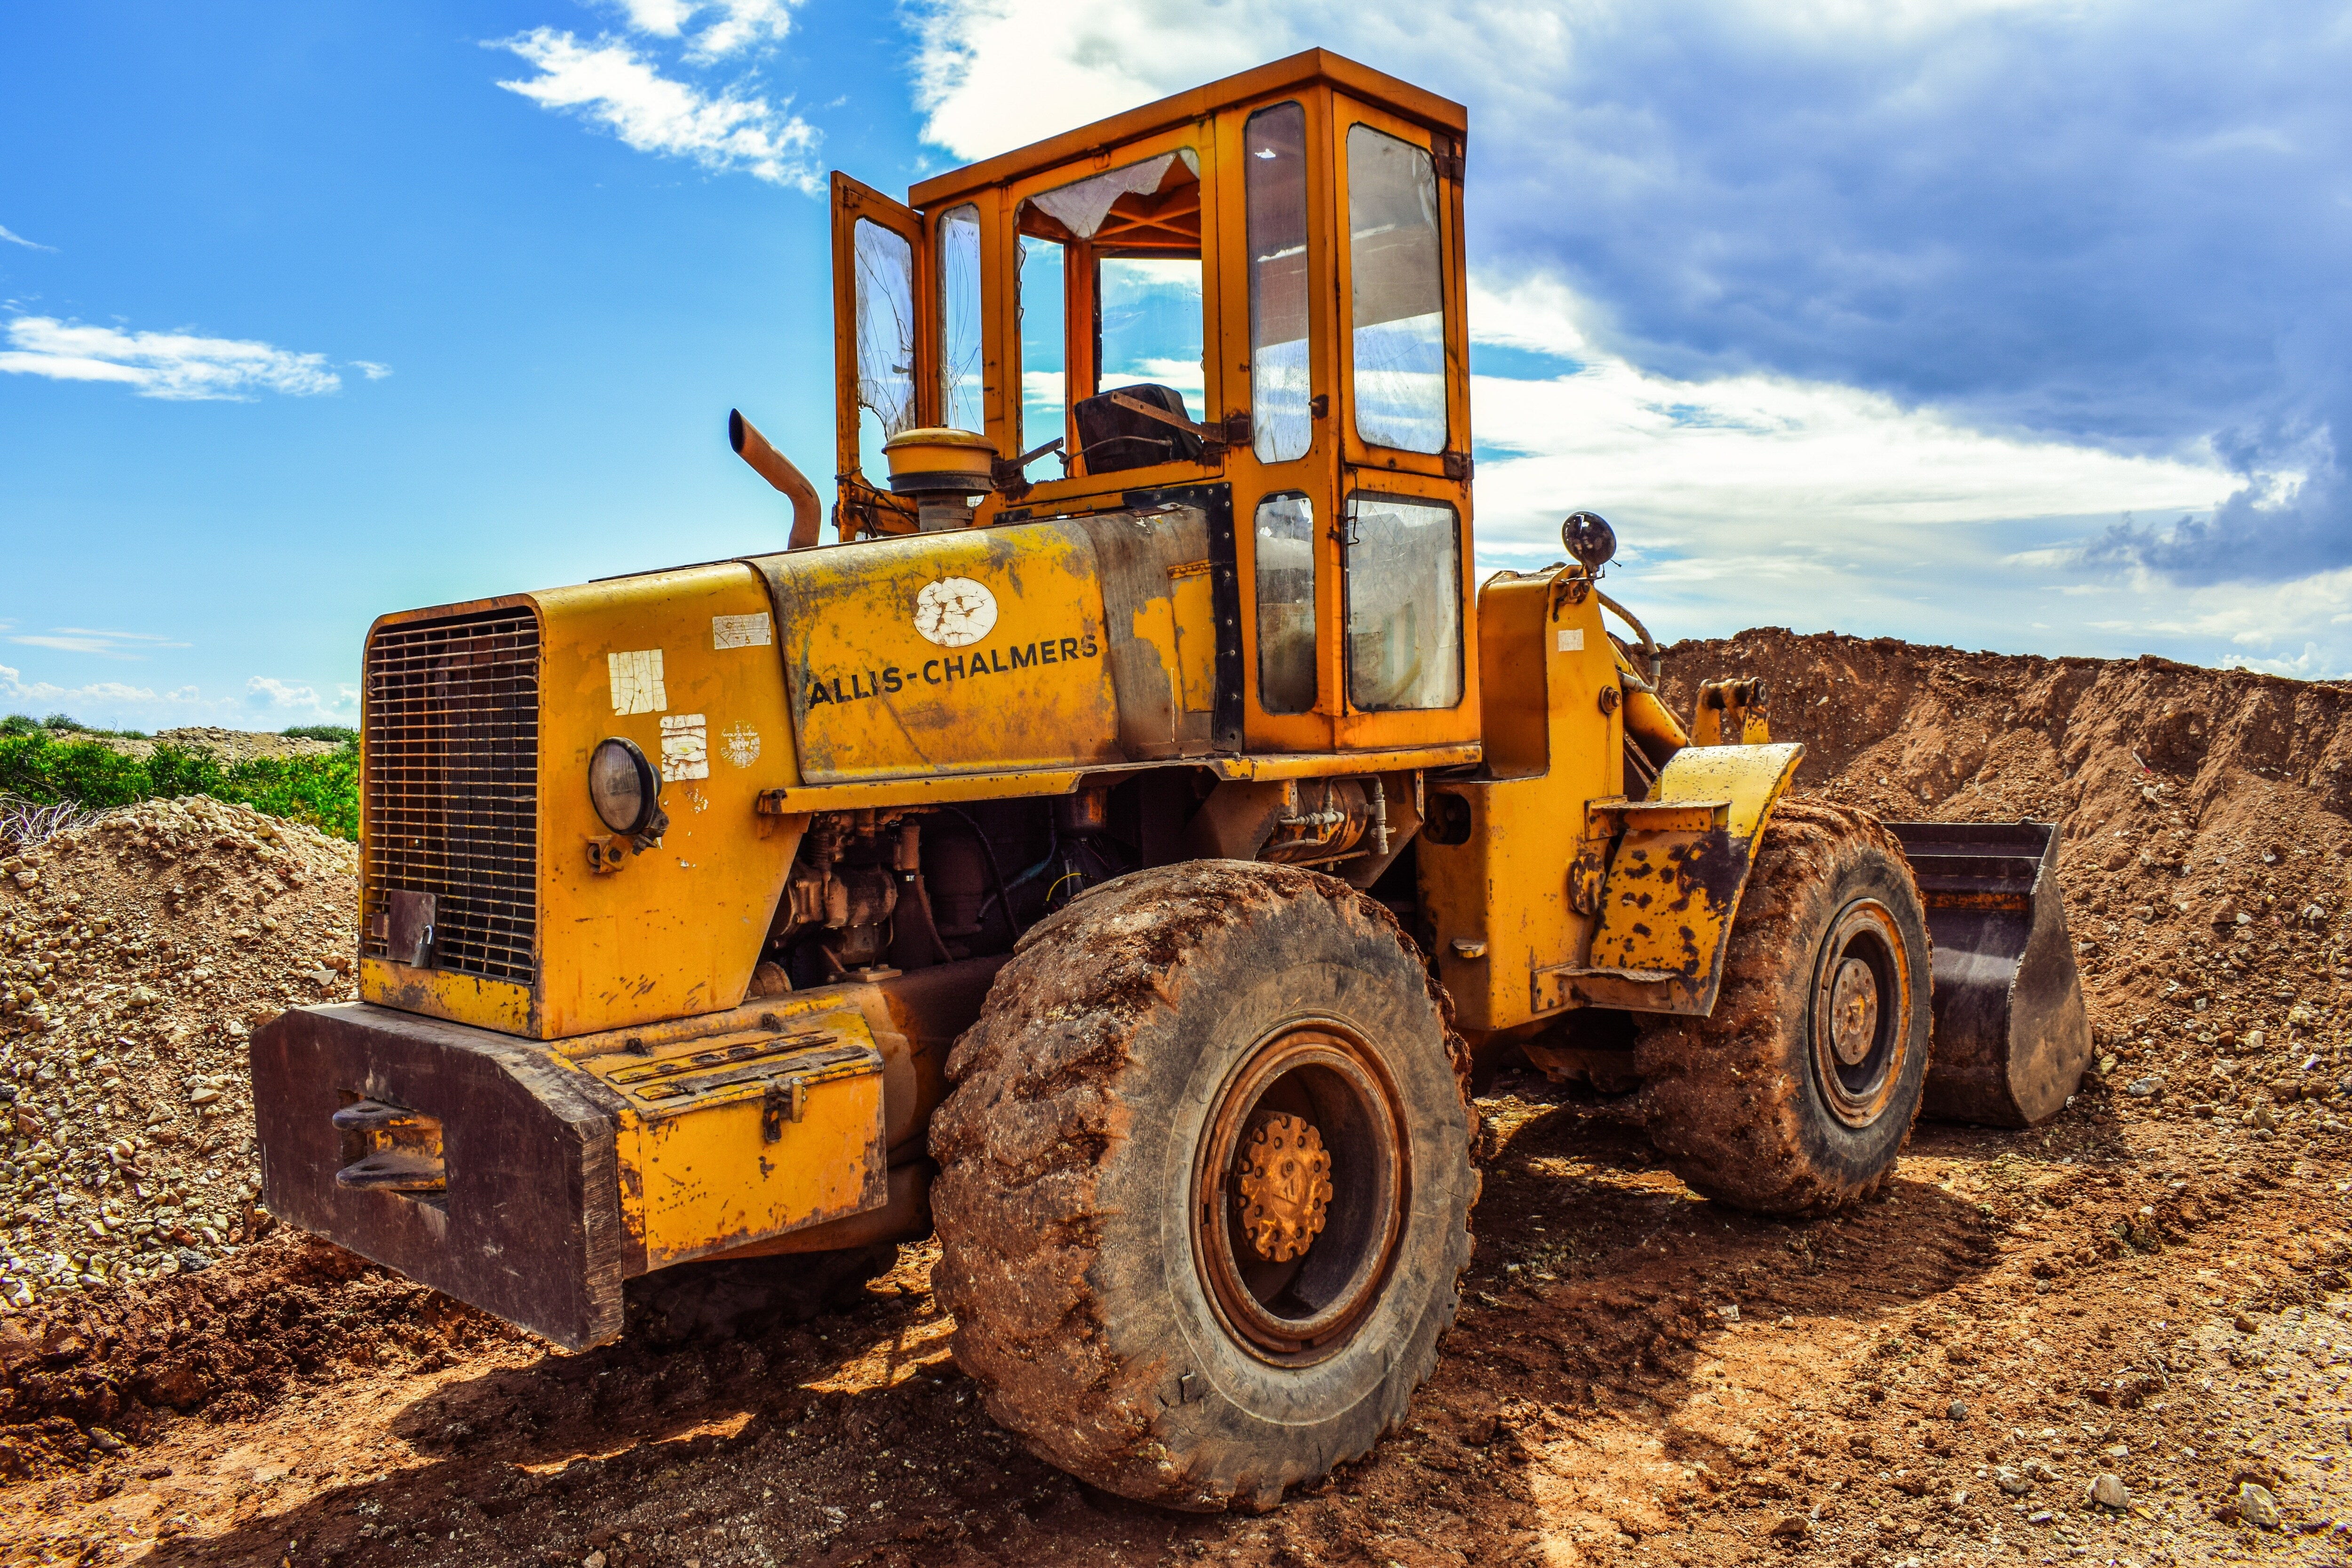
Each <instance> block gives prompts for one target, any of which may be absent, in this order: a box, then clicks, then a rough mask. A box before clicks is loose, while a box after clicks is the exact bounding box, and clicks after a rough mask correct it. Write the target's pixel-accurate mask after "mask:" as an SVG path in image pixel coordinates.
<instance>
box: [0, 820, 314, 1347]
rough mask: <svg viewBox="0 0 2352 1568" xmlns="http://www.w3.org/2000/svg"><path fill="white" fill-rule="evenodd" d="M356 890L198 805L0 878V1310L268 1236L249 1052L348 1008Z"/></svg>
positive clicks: (283, 839) (256, 827)
mask: <svg viewBox="0 0 2352 1568" xmlns="http://www.w3.org/2000/svg"><path fill="white" fill-rule="evenodd" d="M357 870H358V851H357V847H356V846H353V845H351V844H347V843H344V842H342V841H341V840H339V839H334V838H330V837H326V836H325V835H323V834H320V833H318V832H316V831H315V830H313V829H310V828H308V827H302V826H295V825H293V824H290V823H286V822H281V821H279V820H278V819H277V818H274V817H270V816H264V815H262V814H261V813H259V812H257V811H255V810H253V809H252V808H251V807H248V806H243V805H224V804H222V803H220V802H217V801H214V800H209V799H205V798H203V797H192V798H189V799H186V800H180V801H157V802H150V803H147V804H144V805H136V806H131V807H127V808H125V809H122V810H120V811H114V812H110V813H108V814H107V815H105V816H102V817H100V818H99V819H98V820H97V821H95V822H92V823H89V824H88V825H86V826H80V827H77V828H73V829H70V830H68V831H67V832H65V833H61V834H59V835H58V836H57V837H54V838H51V839H50V840H48V842H47V843H46V844H43V845H40V846H38V847H35V848H32V849H30V850H27V851H24V852H22V853H18V854H15V855H11V856H9V857H7V858H5V859H0V1098H5V1101H6V1103H5V1107H0V1115H4V1116H5V1118H6V1121H7V1125H6V1127H5V1132H6V1133H8V1134H9V1136H7V1137H6V1138H5V1139H0V1299H5V1301H6V1302H7V1303H8V1304H9V1305H12V1306H15V1307H18V1308H23V1307H27V1306H31V1305H33V1304H34V1303H35V1302H37V1301H40V1300H47V1299H48V1298H51V1297H62V1296H70V1295H72V1294H73V1293H75V1292H78V1291H81V1290H103V1289H114V1288H117V1287H120V1286H123V1285H127V1284H131V1283H133V1282H137V1281H141V1280H148V1279H155V1278H158V1277H169V1276H171V1275H173V1274H175V1273H178V1272H179V1271H181V1270H183V1269H201V1268H206V1267H208V1266H210V1265H211V1264H212V1263H213V1262H215V1261H216V1260H217V1259H219V1258H222V1257H224V1256H226V1255H227V1254H228V1253H230V1252H232V1251H234V1250H235V1249H236V1247H237V1246H239V1245H240V1244H241V1243H243V1242H244V1241H246V1240H249V1239H251V1238H252V1237H254V1236H256V1235H257V1233H258V1231H259V1230H260V1229H261V1228H262V1227H263V1226H265V1225H266V1223H267V1216H263V1215H257V1214H256V1213H255V1211H254V1210H253V1208H252V1201H253V1199H254V1197H255V1195H256V1194H257V1193H258V1191H259V1173H258V1169H257V1163H256V1158H255V1150H254V1143H253V1106H252V1100H251V1095H250V1091H249V1081H248V1080H249V1069H248V1066H247V1056H246V1042H247V1037H249V1035H250V1033H251V1031H252V1030H253V1029H254V1028H256V1027H257V1026H260V1025H261V1024H263V1023H266V1022H268V1020H269V1019H270V1018H273V1017H275V1016H277V1015H278V1012H279V1011H281V1010H282V1009H284V1008H285V1007H287V1006H289V1005H295V1004H298V1003H310V1002H322V1001H335V1000H348V999H350V997H351V996H352V994H353V992H352V982H351V979H350V971H351V968H352V952H353V951H354V946H355V943H354V941H353V935H352V931H353V926H352V922H353V919H354V914H353V910H354V909H355V907H356V903H357V898H358V879H357Z"/></svg>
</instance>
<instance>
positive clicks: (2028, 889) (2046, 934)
mask: <svg viewBox="0 0 2352 1568" xmlns="http://www.w3.org/2000/svg"><path fill="white" fill-rule="evenodd" d="M1886 826H1887V827H1888V828H1889V829H1890V830H1891V831H1892V832H1893V833H1894V835H1895V837H1896V838H1897V839H1898V840H1900V841H1901V843H1902V845H1903V851H1904V853H1905V854H1906V855H1907V856H1908V857H1910V860H1911V869H1912V872H1913V874H1914V875H1915V876H1916V877H1917V879H1918V882H1919V894H1920V897H1921V898H1922V899H1923V900H1926V902H1927V934H1928V937H1929V938H1930V940H1931V941H1932V942H1934V944H1935V968H1934V973H1935V990H1934V1008H1935V1037H1934V1039H1935V1054H1934V1055H1933V1056H1932V1057H1930V1058H1928V1064H1927V1099H1926V1100H1925V1102H1924V1103H1923V1104H1922V1106H1921V1108H1920V1113H1921V1114H1922V1115H1925V1116H1929V1117H1933V1118H1935V1119H1936V1120H1937V1121H1975V1122H1980V1123H1984V1124H1986V1125H1989V1126H1994V1127H2031V1126H2033V1125H2034V1124H2035V1123H2037V1122H2041V1121H2047V1120H2048V1119H2049V1118H2051V1117H2053V1116H2055V1115H2056V1114H2057V1113H2058V1112H2059V1111H2060V1110H2063V1109H2064V1107H2065V1104H2066V1097H2067V1096H2068V1095H2070V1094H2072V1093H2074V1089H2075V1088H2076V1086H2077V1085H2078V1084H2080V1083H2081V1081H2082V1078H2083V1069H2084V1068H2085V1067H2086V1066H2088V1065H2089V1062H2090V1059H2091V1021H2090V1018H2089V1016H2088V1015H2086V1014H2085V1013H2084V1010H2083V984H2082V980H2081V977H2080V976H2079V975H2077V974H2076V973H2075V971H2074V944H2073V943H2072V942H2069V941H2068V940H2067V937H2066V910H2065V907H2064V905H2063V903H2062V902H2061V901H2060V900H2059V896H2058V829H2057V826H2056V825H2055V824H2054V823H2047V822H1890V823H1888V824H1887V825H1886Z"/></svg>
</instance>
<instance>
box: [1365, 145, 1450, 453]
mask: <svg viewBox="0 0 2352 1568" xmlns="http://www.w3.org/2000/svg"><path fill="white" fill-rule="evenodd" d="M1348 257H1349V271H1350V288H1349V295H1350V299H1349V324H1350V326H1351V327H1352V329H1353V348H1354V353H1355V380H1354V393H1355V405H1356V434H1357V435H1358V436H1359V437H1362V439H1363V440H1364V441H1365V442H1366V443H1367V444H1368V445H1370V446H1375V447H1396V448H1397V449H1398V450H1400V451H1405V452H1442V451H1444V449H1445V302H1444V290H1443V289H1442V287H1441V283H1440V279H1439V267H1438V234H1437V171H1436V169H1435V167H1434V166H1433V164H1432V163H1430V160H1429V154H1428V153H1427V152H1425V151H1424V150H1423V149H1422V148H1419V147H1416V146H1414V145H1413V144H1412V142H1403V141H1400V140H1398V139H1397V138H1396V137H1394V136H1390V135H1387V134H1385V133H1384V132H1379V131H1375V130H1373V129H1372V128H1371V127H1370V126H1369V125H1353V126H1350V127H1349V129H1348Z"/></svg>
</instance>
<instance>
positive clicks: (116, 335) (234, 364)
mask: <svg viewBox="0 0 2352 1568" xmlns="http://www.w3.org/2000/svg"><path fill="white" fill-rule="evenodd" d="M7 341H8V342H9V343H11V344H12V345H14V346H13V347H12V348H9V349H6V350H0V371H13V372H15V373H16V374H20V375H43V376H47V377H48V378H49V379H51V380H53V381H111V382H120V383H121V384H124V385H126V386H131V387H135V388H137V389H138V392H139V395H141V396H142V397H169V398H181V399H201V398H228V399H238V400H244V399H249V398H251V397H252V395H254V394H255V393H257V392H282V393H285V394H287V395H289V396H295V397H310V396H316V395H319V394H320V393H327V392H332V391H334V390H335V389H336V388H338V387H340V386H341V384H342V378H341V377H340V376H338V375H337V374H335V373H334V372H333V371H332V370H331V369H330V368H329V367H328V363H327V357H326V356H325V355H324V354H312V353H294V352H292V351H291V350H288V349H281V348H277V347H274V346H272V345H271V344H268V343H262V342H248V341H247V340H244V339H239V338H200V337H196V336H194V335H192V334H189V333H185V332H127V331H121V330H119V329H117V328H113V327H89V326H83V325H81V324H80V323H79V322H69V321H58V320H57V319H56V318H54V317H50V316H17V317H15V318H14V319H12V320H11V321H9V322H8V327H7Z"/></svg>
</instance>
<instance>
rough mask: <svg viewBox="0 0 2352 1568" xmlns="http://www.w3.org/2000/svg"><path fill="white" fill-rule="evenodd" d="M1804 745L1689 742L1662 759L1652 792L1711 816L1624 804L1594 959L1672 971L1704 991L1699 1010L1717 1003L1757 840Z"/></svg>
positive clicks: (1688, 992) (1688, 986)
mask: <svg viewBox="0 0 2352 1568" xmlns="http://www.w3.org/2000/svg"><path fill="white" fill-rule="evenodd" d="M1804 754H1805V749H1804V747H1802V746H1801V745H1797V744H1794V743H1782V744H1778V745H1759V746H1687V747H1685V748H1684V749H1683V750H1682V751H1679V752H1675V754H1674V756H1673V757H1672V758H1671V759H1670V760H1668V762H1667V763H1666V765H1665V767H1664V769H1663V770H1661V771H1660V773H1659V774H1658V782H1657V784H1656V785H1655V787H1654V788H1653V789H1652V791H1651V792H1650V798H1651V799H1652V800H1653V801H1654V802H1656V803H1658V804H1659V805H1691V806H1700V805H1703V806H1705V807H1706V808H1707V818H1706V821H1705V822H1704V823H1702V822H1701V821H1700V820H1698V819H1696V817H1694V816H1692V814H1690V813H1687V812H1681V813H1674V814H1671V815H1659V814H1649V815H1651V816H1653V817H1654V825H1650V824H1644V823H1643V820H1642V818H1643V815H1644V814H1643V812H1642V811H1641V810H1640V809H1639V808H1638V807H1635V808H1629V809H1628V810H1627V811H1626V812H1625V813H1624V816H1625V817H1626V829H1625V834H1624V837H1622V839H1620V840H1619V842H1618V845H1617V849H1616V853H1615V855H1614V857H1613V858H1612V860H1611V863H1610V868H1609V875H1608V879H1607V880H1606V882H1605V884H1604V885H1603V888H1602V890H1601V925H1600V929H1599V930H1598V931H1595V932H1594V933H1593V938H1592V953H1591V966H1592V967H1593V968H1595V969H1602V970H1607V969H1618V970H1626V971H1632V972H1635V973H1668V974H1673V975H1675V976H1676V977H1678V982H1679V985H1680V989H1681V990H1682V991H1683V993H1684V994H1685V1000H1691V999H1694V998H1696V996H1698V995H1700V994H1703V995H1704V997H1705V999H1706V1008H1705V1009H1703V1010H1706V1011H1711V1010H1712V1009H1713V1005H1714V995H1715V986H1716V983H1717V978H1718V967H1719V964H1720V961H1721V958H1722V954H1723V948H1724V945H1725V943H1726V942H1727V941H1728V940H1729V937H1730V931H1731V922H1732V919H1733V916H1734V914H1735V913H1736V912H1737V910H1738V907H1739V895H1740V892H1741V890H1742V889H1744V888H1745V887H1746V885H1747V880H1748V868H1749V867H1750V866H1751V865H1752V864H1753V863H1754V861H1755V858H1756V846H1757V841H1758V839H1759V837H1760V836H1761V835H1762V833H1763V830H1764V824H1765V821H1766V819H1767V818H1768V817H1769V816H1770V815H1771V810H1772V806H1773V805H1774V804H1775V803H1776V802H1778V801H1779V799H1780V795H1781V794H1782V793H1783V792H1784V791H1786V790H1787V788H1788V786H1789V781H1790V778H1791V777H1792V776H1794V774H1795V773H1796V771H1797V763H1798V762H1799V761H1800V760H1801V759H1802V758H1803V756H1804ZM1677 1010H1681V1009H1677Z"/></svg>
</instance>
